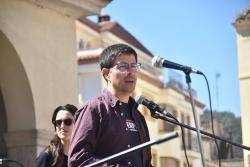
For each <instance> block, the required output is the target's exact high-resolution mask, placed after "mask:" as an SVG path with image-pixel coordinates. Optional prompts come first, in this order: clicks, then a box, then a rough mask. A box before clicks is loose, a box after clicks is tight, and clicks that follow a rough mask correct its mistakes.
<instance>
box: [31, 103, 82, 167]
mask: <svg viewBox="0 0 250 167" xmlns="http://www.w3.org/2000/svg"><path fill="white" fill-rule="evenodd" d="M76 111H77V108H76V107H75V106H74V105H71V104H67V105H65V106H59V107H57V108H56V109H55V111H54V113H53V116H52V123H53V125H54V127H55V131H56V132H55V136H54V138H53V139H52V140H51V141H50V145H49V146H47V147H46V148H45V150H44V151H43V152H42V153H41V154H40V155H39V157H38V158H37V159H36V166H37V167H48V166H53V167H67V164H68V156H67V155H68V150H69V144H70V138H71V133H72V129H73V123H74V115H75V112H76Z"/></svg>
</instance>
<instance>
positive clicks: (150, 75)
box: [76, 15, 209, 167]
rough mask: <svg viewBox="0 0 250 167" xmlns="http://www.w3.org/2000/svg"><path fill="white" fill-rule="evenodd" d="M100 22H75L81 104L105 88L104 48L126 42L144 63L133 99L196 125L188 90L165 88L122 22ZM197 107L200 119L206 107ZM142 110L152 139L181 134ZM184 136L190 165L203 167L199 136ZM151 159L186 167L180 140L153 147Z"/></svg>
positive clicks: (163, 164) (174, 84)
mask: <svg viewBox="0 0 250 167" xmlns="http://www.w3.org/2000/svg"><path fill="white" fill-rule="evenodd" d="M98 20H99V22H98V23H94V22H92V21H89V20H86V19H80V20H79V22H77V23H76V24H77V41H78V43H77V47H78V49H79V51H78V63H79V68H78V76H79V78H78V79H79V84H78V85H79V96H78V97H79V103H80V104H83V103H84V102H85V101H86V100H87V99H89V98H93V97H95V96H97V95H98V94H100V93H101V90H102V89H103V88H105V87H106V82H105V80H104V79H103V78H102V76H101V75H100V67H99V55H100V53H101V51H102V50H103V48H105V47H106V46H108V45H111V44H114V43H126V44H128V45H130V46H132V47H133V48H134V49H135V50H136V52H137V53H138V62H140V63H141V64H142V71H140V73H139V74H138V80H137V86H136V89H135V91H134V93H133V96H134V97H136V96H138V95H143V96H144V97H146V98H148V99H150V100H152V101H154V102H156V103H157V104H160V105H161V106H162V107H164V108H165V109H167V110H168V111H170V112H172V115H174V116H175V117H176V118H177V119H178V120H179V121H180V122H182V123H185V124H188V125H191V126H194V121H193V114H192V109H191V105H190V98H189V95H188V93H187V90H186V89H184V88H183V87H181V86H180V84H179V83H177V82H175V81H172V82H169V83H168V84H167V85H165V84H164V82H163V71H162V70H161V69H158V68H155V67H153V66H152V65H151V59H152V57H153V54H152V53H151V52H150V51H148V50H147V49H146V48H145V47H144V46H143V45H142V44H141V43H140V42H139V41H138V40H137V39H135V38H134V37H133V35H131V34H130V33H129V32H127V31H126V30H125V29H124V28H123V27H122V26H121V25H119V23H117V22H114V21H111V20H110V17H109V16H108V15H102V16H100V17H99V19H98ZM90 87H91V89H90ZM195 107H196V110H197V113H198V117H199V116H200V115H201V114H202V110H203V108H204V104H203V103H202V102H200V101H199V100H198V99H195ZM139 110H140V111H141V112H142V113H143V115H144V116H145V118H146V121H147V124H148V127H149V131H150V137H151V139H157V138H158V137H160V136H161V135H163V134H165V133H169V132H172V131H177V132H178V133H179V134H181V129H180V127H178V126H176V125H173V124H170V123H167V122H165V121H162V120H156V119H154V118H152V117H151V114H150V111H149V110H147V109H146V107H144V106H140V107H139ZM184 133H185V141H186V148H187V155H188V159H189V162H190V164H191V165H192V166H193V167H200V166H202V164H201V159H200V153H199V150H198V145H197V137H196V133H193V132H190V131H188V130H185V129H184ZM152 156H153V160H152V163H153V165H155V166H157V167H167V166H171V167H186V166H187V164H186V159H185V155H184V151H183V144H182V140H181V138H180V137H179V138H177V139H173V140H171V141H168V142H165V143H163V144H160V145H155V146H152ZM207 161H209V158H207Z"/></svg>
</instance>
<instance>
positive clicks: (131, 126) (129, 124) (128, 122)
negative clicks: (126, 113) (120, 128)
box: [126, 119, 138, 132]
mask: <svg viewBox="0 0 250 167" xmlns="http://www.w3.org/2000/svg"><path fill="white" fill-rule="evenodd" d="M126 126H127V128H126V130H128V131H132V132H138V130H137V127H136V125H135V123H134V121H132V120H130V119H126Z"/></svg>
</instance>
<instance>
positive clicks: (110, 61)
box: [100, 44, 137, 69]
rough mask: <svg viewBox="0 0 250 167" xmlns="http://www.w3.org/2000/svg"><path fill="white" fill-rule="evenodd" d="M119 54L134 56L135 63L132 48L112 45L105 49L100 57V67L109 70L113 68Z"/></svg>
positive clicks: (123, 45) (134, 53)
mask: <svg viewBox="0 0 250 167" xmlns="http://www.w3.org/2000/svg"><path fill="white" fill-rule="evenodd" d="M121 54H128V55H134V56H135V60H136V62H137V53H136V52H135V50H134V49H133V48H131V47H130V46H128V45H125V44H114V45H110V46H108V47H107V48H105V49H104V50H103V51H102V53H101V55H100V67H101V69H103V68H108V69H109V68H111V67H113V66H114V63H115V60H116V58H117V57H118V56H119V55H121Z"/></svg>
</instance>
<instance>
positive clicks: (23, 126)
mask: <svg viewBox="0 0 250 167" xmlns="http://www.w3.org/2000/svg"><path fill="white" fill-rule="evenodd" d="M0 110H1V111H0V114H1V115H0V116H1V119H3V120H1V124H0V126H1V127H0V135H1V133H2V135H3V134H4V135H3V136H4V139H5V144H6V148H7V155H6V156H8V157H15V155H13V153H14V152H17V151H16V149H18V148H20V146H24V145H25V142H27V141H22V140H20V139H17V138H20V137H21V136H22V137H24V136H25V135H26V136H27V134H31V133H30V132H35V129H36V120H35V109H34V102H33V97H32V92H31V88H30V83H29V80H28V77H27V74H26V72H25V68H24V66H23V64H22V62H21V60H20V57H19V55H18V53H17V52H16V49H15V47H14V46H13V45H12V43H11V41H10V40H9V39H8V38H7V37H6V35H5V34H4V33H3V32H2V31H1V30H0ZM32 134H35V133H32ZM28 136H29V135H28ZM24 140H25V137H24ZM22 142H24V143H22ZM26 144H27V143H26ZM33 144H34V143H33Z"/></svg>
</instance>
